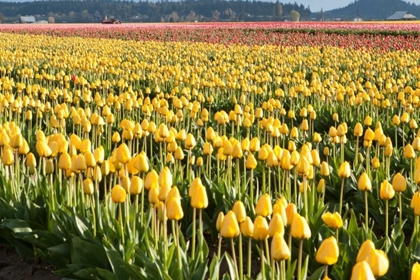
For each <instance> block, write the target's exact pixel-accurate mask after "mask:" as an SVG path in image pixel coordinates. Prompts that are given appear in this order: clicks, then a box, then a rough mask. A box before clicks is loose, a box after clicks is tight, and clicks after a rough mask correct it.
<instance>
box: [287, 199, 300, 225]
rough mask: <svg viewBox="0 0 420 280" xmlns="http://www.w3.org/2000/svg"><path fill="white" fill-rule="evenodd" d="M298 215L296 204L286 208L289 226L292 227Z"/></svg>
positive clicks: (288, 205)
mask: <svg viewBox="0 0 420 280" xmlns="http://www.w3.org/2000/svg"><path fill="white" fill-rule="evenodd" d="M296 213H297V208H296V204H294V203H289V204H287V206H286V216H287V225H291V224H292V221H293V218H294V216H295V214H296Z"/></svg>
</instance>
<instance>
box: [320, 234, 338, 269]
mask: <svg viewBox="0 0 420 280" xmlns="http://www.w3.org/2000/svg"><path fill="white" fill-rule="evenodd" d="M338 256H339V250H338V244H337V239H335V237H334V236H331V237H329V238H327V239H325V240H324V241H323V242H322V243H321V246H320V247H319V249H318V251H317V252H316V255H315V259H316V261H317V262H318V263H320V264H323V265H333V264H335V263H336V262H337V261H338Z"/></svg>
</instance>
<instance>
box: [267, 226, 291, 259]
mask: <svg viewBox="0 0 420 280" xmlns="http://www.w3.org/2000/svg"><path fill="white" fill-rule="evenodd" d="M290 256H291V253H290V249H289V246H288V245H287V243H286V241H285V240H284V237H283V235H282V234H278V233H277V234H275V235H274V236H273V240H272V241H271V257H272V258H273V259H274V260H275V261H282V260H287V259H289V258H290Z"/></svg>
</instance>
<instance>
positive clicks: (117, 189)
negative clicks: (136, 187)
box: [111, 185, 127, 203]
mask: <svg viewBox="0 0 420 280" xmlns="http://www.w3.org/2000/svg"><path fill="white" fill-rule="evenodd" d="M126 197H127V193H126V192H125V190H124V188H123V187H121V186H120V185H115V186H114V187H113V188H112V191H111V199H112V202H114V203H123V202H124V201H125V199H126Z"/></svg>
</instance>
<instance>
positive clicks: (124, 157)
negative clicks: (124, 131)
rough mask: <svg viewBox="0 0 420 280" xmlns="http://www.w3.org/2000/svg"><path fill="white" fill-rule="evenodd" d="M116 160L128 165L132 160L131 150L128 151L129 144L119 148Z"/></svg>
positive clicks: (123, 144)
mask: <svg viewBox="0 0 420 280" xmlns="http://www.w3.org/2000/svg"><path fill="white" fill-rule="evenodd" d="M115 157H116V160H117V161H118V162H120V163H122V164H126V163H128V161H129V160H130V159H131V155H130V150H129V149H128V146H127V144H125V143H122V144H121V145H120V146H119V147H118V148H117V153H116V155H115Z"/></svg>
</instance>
